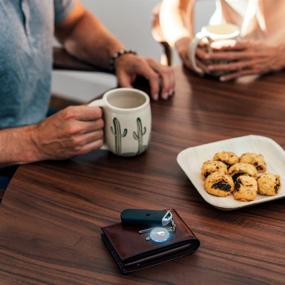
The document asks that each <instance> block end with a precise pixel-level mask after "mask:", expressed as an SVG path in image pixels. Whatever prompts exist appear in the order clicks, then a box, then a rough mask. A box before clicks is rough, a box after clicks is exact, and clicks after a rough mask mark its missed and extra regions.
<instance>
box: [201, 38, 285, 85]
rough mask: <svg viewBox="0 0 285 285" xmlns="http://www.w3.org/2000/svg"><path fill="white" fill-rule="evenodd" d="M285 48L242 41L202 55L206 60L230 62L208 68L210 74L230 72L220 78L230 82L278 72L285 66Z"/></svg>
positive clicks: (258, 42)
mask: <svg viewBox="0 0 285 285" xmlns="http://www.w3.org/2000/svg"><path fill="white" fill-rule="evenodd" d="M284 51H285V47H284V46H272V45H268V44H265V43H262V42H260V41H245V40H244V41H240V42H237V43H235V44H234V45H231V46H226V47H223V48H219V49H217V50H216V51H215V52H213V53H211V54H209V53H208V54H206V53H204V54H202V58H203V59H204V60H228V61H232V62H230V63H226V64H213V65H209V66H208V68H207V69H208V72H209V73H211V72H220V71H225V72H227V73H228V72H230V74H227V75H223V76H221V77H220V80H221V81H228V80H232V79H235V78H238V77H242V76H247V75H262V74H265V73H267V72H271V71H278V70H281V69H282V68H284V66H285V56H284Z"/></svg>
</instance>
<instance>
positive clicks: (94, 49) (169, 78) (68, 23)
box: [55, 2, 174, 100]
mask: <svg viewBox="0 0 285 285" xmlns="http://www.w3.org/2000/svg"><path fill="white" fill-rule="evenodd" d="M55 30H56V32H55V34H56V37H57V38H58V39H59V41H60V42H61V43H62V44H63V45H64V47H65V48H66V50H67V51H68V52H69V53H70V54H72V55H73V56H75V57H77V58H79V59H81V60H84V61H86V62H89V63H92V64H94V65H97V66H101V67H103V68H109V61H110V58H111V56H112V55H113V54H114V53H115V52H118V51H120V50H122V49H123V48H124V46H123V45H122V44H121V43H120V42H119V41H118V40H117V39H116V38H115V37H114V36H113V35H112V34H111V33H110V32H109V31H108V30H107V29H106V28H105V27H104V26H103V25H102V24H101V23H100V22H99V20H98V19H97V18H96V17H95V16H94V15H93V14H91V13H90V12H88V11H87V10H86V9H85V8H84V7H83V6H82V5H81V4H80V3H79V2H77V4H76V6H75V8H74V9H73V11H71V12H70V14H69V15H68V16H67V17H66V18H65V19H64V20H63V21H62V22H60V23H59V24H57V25H56V29H55ZM115 71H116V75H117V78H118V82H119V84H120V85H121V86H123V87H130V86H131V85H132V83H133V81H134V79H135V78H136V77H137V76H143V77H145V78H146V79H148V80H149V83H150V88H151V95H152V98H153V99H155V100H157V99H158V97H159V93H160V95H161V97H162V98H163V99H167V98H168V97H169V96H171V95H172V94H173V92H174V74H173V71H172V69H170V68H168V67H166V66H162V65H160V64H159V63H158V62H156V61H155V60H153V59H144V58H142V57H140V56H137V55H133V54H126V55H123V56H121V57H119V58H118V59H117V60H116V62H115ZM160 82H161V85H162V87H161V90H160ZM160 91H161V92H160Z"/></svg>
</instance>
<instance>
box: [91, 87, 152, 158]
mask: <svg viewBox="0 0 285 285" xmlns="http://www.w3.org/2000/svg"><path fill="white" fill-rule="evenodd" d="M89 106H98V107H101V108H102V109H103V111H104V121H105V143H106V145H105V146H104V147H103V148H104V149H108V150H110V151H111V152H113V153H114V154H116V155H119V156H136V155H139V154H141V153H143V152H144V151H145V150H146V149H147V148H148V146H149V143H150V134H151V109H150V100H149V96H148V95H147V94H146V93H145V92H143V91H140V90H137V89H133V88H117V89H113V90H110V91H108V92H106V93H105V94H104V96H103V98H102V99H99V100H95V101H93V102H91V103H90V104H89Z"/></svg>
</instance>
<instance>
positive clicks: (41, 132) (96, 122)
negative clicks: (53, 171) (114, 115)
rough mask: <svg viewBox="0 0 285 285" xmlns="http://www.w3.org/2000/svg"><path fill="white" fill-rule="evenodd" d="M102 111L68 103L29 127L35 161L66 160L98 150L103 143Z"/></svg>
mask: <svg viewBox="0 0 285 285" xmlns="http://www.w3.org/2000/svg"><path fill="white" fill-rule="evenodd" d="M103 127H104V122H103V120H102V110H101V109H100V108H98V107H89V106H71V107H68V108H66V109H64V110H62V111H60V112H58V113H56V114H55V115H53V116H51V117H49V118H47V119H46V120H44V121H42V122H41V123H39V124H38V125H35V126H34V128H33V134H32V141H33V144H34V148H35V149H36V153H37V154H38V155H37V156H38V159H37V160H53V159H67V158H70V157H73V156H76V155H80V154H84V153H88V152H90V151H93V150H96V149H99V148H100V147H101V146H102V145H103V136H104V133H103Z"/></svg>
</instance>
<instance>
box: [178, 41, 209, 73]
mask: <svg viewBox="0 0 285 285" xmlns="http://www.w3.org/2000/svg"><path fill="white" fill-rule="evenodd" d="M190 44H191V38H190V37H184V38H181V39H179V40H178V41H176V43H175V48H176V50H177V53H178V55H179V57H180V59H181V60H182V63H183V64H184V66H185V67H187V68H188V69H191V70H193V71H195V70H194V69H193V67H192V65H191V62H190V59H189V46H190ZM204 54H206V52H205V45H203V44H202V43H201V45H199V46H198V47H197V49H196V64H197V66H198V67H199V68H200V69H201V70H202V71H203V72H204V73H207V71H208V70H207V65H206V60H204V59H203V58H202V57H201V55H202V56H203V55H204Z"/></svg>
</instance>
